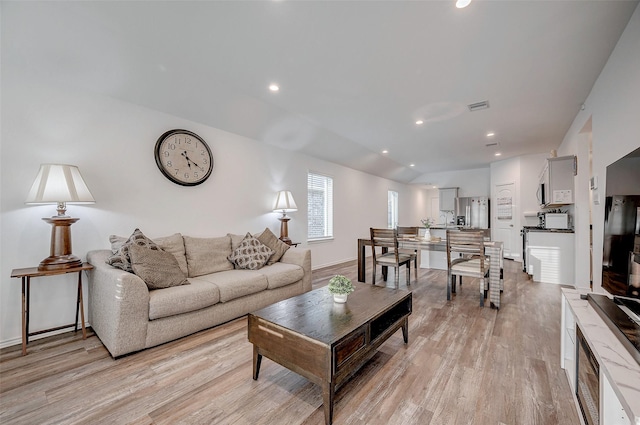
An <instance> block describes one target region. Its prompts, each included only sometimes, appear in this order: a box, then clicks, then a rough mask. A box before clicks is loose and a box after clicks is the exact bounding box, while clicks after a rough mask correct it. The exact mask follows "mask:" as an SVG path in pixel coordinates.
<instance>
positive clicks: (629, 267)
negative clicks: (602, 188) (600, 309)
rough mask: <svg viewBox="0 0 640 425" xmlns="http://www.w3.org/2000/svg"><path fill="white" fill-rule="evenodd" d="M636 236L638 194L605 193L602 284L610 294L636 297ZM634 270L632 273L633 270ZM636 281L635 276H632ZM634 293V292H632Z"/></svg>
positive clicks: (639, 213) (639, 217)
mask: <svg viewBox="0 0 640 425" xmlns="http://www.w3.org/2000/svg"><path fill="white" fill-rule="evenodd" d="M638 236H640V196H635V195H634V196H622V195H613V196H607V198H606V201H605V209H604V244H603V245H604V246H603V253H602V254H603V255H602V285H603V287H605V289H607V290H608V291H609V292H611V293H613V294H614V295H629V296H638V293H637V292H638V291H639V290H640V288H637V287H635V282H634V278H636V277H635V276H633V275H635V274H636V273H637V267H635V259H636V258H638V257H637V255H634V254H639V253H637V252H634V251H636V250H637V248H638V247H637V245H636V244H635V242H636V240H637V239H638ZM634 270H636V273H634ZM636 280H637V279H636ZM634 292H635V293H634Z"/></svg>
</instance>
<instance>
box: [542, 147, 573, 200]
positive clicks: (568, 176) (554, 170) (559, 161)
mask: <svg viewBox="0 0 640 425" xmlns="http://www.w3.org/2000/svg"><path fill="white" fill-rule="evenodd" d="M576 174H577V163H576V157H575V156H573V155H570V156H561V157H559V158H549V159H547V161H546V164H545V166H544V169H543V170H542V174H541V175H540V187H539V188H538V201H539V202H540V206H542V207H552V206H557V205H569V204H573V203H574V200H575V193H574V192H575V191H574V176H575V175H576Z"/></svg>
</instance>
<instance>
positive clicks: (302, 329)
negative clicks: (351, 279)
mask: <svg viewBox="0 0 640 425" xmlns="http://www.w3.org/2000/svg"><path fill="white" fill-rule="evenodd" d="M411 306H412V296H411V292H410V291H406V290H401V289H392V288H385V287H380V286H372V285H367V284H356V291H355V292H354V293H352V294H351V295H349V300H348V301H347V303H346V304H338V303H334V302H333V296H332V295H331V294H330V293H329V291H328V290H327V288H326V287H324V288H319V289H316V290H314V291H311V292H307V293H305V294H302V295H298V296H296V297H292V298H289V299H286V300H284V301H280V302H278V303H275V304H272V305H270V306H268V307H266V308H263V309H262V310H258V311H255V312H253V313H250V314H249V342H251V343H252V344H253V379H258V374H259V372H260V362H261V361H262V356H266V357H268V358H269V359H271V360H273V361H274V362H276V363H279V364H281V365H282V366H284V367H286V368H288V369H290V370H292V371H294V372H296V373H298V374H300V375H302V376H304V377H305V378H307V379H308V380H310V381H312V382H314V383H316V384H318V385H320V386H321V387H322V400H323V403H324V415H325V422H326V423H327V424H331V422H332V420H333V398H334V394H335V391H336V389H337V388H338V387H339V386H340V385H341V384H342V383H344V382H345V381H346V380H347V379H349V378H350V377H351V376H353V374H354V373H355V372H356V371H357V370H358V369H360V367H362V366H363V365H364V364H365V363H366V362H367V361H368V360H369V359H371V357H373V355H374V354H375V352H376V350H377V348H378V347H379V346H380V345H382V343H383V342H385V341H386V340H387V339H388V338H389V337H390V336H391V335H393V334H394V333H395V332H396V331H397V330H398V329H402V336H403V338H404V342H405V344H406V343H407V342H408V338H409V315H410V314H411Z"/></svg>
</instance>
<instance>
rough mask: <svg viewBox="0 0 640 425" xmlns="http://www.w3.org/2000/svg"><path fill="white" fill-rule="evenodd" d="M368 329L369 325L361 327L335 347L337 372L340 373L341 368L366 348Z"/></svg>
mask: <svg viewBox="0 0 640 425" xmlns="http://www.w3.org/2000/svg"><path fill="white" fill-rule="evenodd" d="M367 329H368V326H367V325H363V326H360V327H359V328H358V329H356V330H355V331H353V332H351V333H350V334H349V335H347V336H346V337H344V338H343V339H342V341H340V342H338V343H337V344H336V345H335V347H334V348H333V355H334V359H335V365H334V368H335V372H337V371H339V370H340V367H341V366H342V365H343V364H344V363H345V362H346V361H347V360H349V359H350V358H351V357H352V356H353V355H354V354H355V353H357V352H358V351H360V350H362V349H364V348H365V347H366V345H367Z"/></svg>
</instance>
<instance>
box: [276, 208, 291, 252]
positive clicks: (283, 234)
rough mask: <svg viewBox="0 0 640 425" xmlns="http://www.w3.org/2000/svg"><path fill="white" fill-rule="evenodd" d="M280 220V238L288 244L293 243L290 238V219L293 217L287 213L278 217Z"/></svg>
mask: <svg viewBox="0 0 640 425" xmlns="http://www.w3.org/2000/svg"><path fill="white" fill-rule="evenodd" d="M278 220H280V240H281V241H282V242H284V243H286V244H287V245H291V239H289V224H288V223H289V220H291V217H287V216H286V215H285V214H282V217H278Z"/></svg>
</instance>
